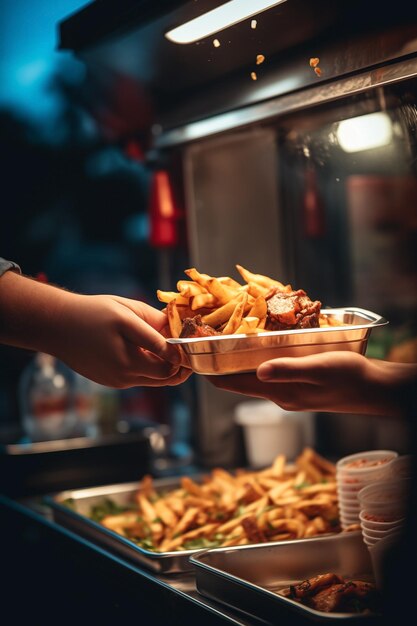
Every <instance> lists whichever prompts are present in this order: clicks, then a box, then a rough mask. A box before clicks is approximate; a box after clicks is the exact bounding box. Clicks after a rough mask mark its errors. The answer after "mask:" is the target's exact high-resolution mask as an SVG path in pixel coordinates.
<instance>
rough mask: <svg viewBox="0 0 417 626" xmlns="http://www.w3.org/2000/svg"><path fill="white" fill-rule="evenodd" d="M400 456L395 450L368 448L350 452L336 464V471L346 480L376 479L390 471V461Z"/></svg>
mask: <svg viewBox="0 0 417 626" xmlns="http://www.w3.org/2000/svg"><path fill="white" fill-rule="evenodd" d="M397 457H398V452H395V451H394V450H368V451H364V452H358V453H356V454H350V455H349V456H345V457H343V458H342V459H340V460H339V461H338V462H337V464H336V472H337V474H338V475H339V476H340V478H341V479H342V478H344V479H345V480H346V482H349V479H351V480H352V481H354V480H358V481H360V482H363V481H364V480H365V481H367V480H372V479H376V477H377V476H378V477H379V476H383V475H384V474H386V473H387V472H388V465H389V463H390V462H391V461H392V460H393V459H395V458H397Z"/></svg>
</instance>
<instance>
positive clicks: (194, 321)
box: [180, 315, 221, 339]
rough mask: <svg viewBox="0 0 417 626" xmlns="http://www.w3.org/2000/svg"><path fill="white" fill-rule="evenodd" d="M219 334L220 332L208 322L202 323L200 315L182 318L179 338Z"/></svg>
mask: <svg viewBox="0 0 417 626" xmlns="http://www.w3.org/2000/svg"><path fill="white" fill-rule="evenodd" d="M220 334H221V333H218V332H217V331H216V330H214V328H212V327H211V326H209V325H208V324H204V323H203V321H202V319H201V315H195V316H194V317H186V318H184V319H183V322H182V330H181V334H180V338H181V339H185V338H187V339H188V338H190V337H211V336H213V335H220Z"/></svg>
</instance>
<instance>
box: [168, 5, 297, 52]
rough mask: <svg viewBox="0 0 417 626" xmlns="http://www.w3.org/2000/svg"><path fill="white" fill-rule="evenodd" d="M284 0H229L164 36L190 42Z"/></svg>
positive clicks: (178, 41)
mask: <svg viewBox="0 0 417 626" xmlns="http://www.w3.org/2000/svg"><path fill="white" fill-rule="evenodd" d="M285 1H286V0H230V1H229V2H225V3H224V4H222V5H221V6H219V7H217V8H216V9H212V10H211V11H208V12H207V13H203V15H200V16H199V17H196V18H194V19H193V20H190V21H189V22H186V23H185V24H182V25H181V26H178V27H177V28H174V29H172V30H170V31H168V32H167V33H165V37H166V38H167V39H169V40H170V41H173V42H174V43H192V42H194V41H198V40H199V39H204V37H208V36H209V35H212V34H213V33H217V32H218V31H219V30H223V29H224V28H227V27H228V26H232V25H233V24H237V23H238V22H242V21H243V20H246V19H247V18H248V17H252V15H256V14H257V13H261V11H265V10H266V9H270V8H271V7H273V6H276V5H277V4H281V3H282V2H285Z"/></svg>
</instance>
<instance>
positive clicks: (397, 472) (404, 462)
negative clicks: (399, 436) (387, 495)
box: [388, 454, 413, 478]
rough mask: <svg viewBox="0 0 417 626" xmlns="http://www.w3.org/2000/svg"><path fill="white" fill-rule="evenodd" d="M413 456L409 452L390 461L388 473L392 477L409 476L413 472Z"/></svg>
mask: <svg viewBox="0 0 417 626" xmlns="http://www.w3.org/2000/svg"><path fill="white" fill-rule="evenodd" d="M412 464H413V457H412V455H411V454H403V455H401V456H398V457H397V458H396V459H394V460H393V461H391V463H390V464H389V468H388V469H389V473H390V475H391V476H392V478H411V477H412V473H413V465H412Z"/></svg>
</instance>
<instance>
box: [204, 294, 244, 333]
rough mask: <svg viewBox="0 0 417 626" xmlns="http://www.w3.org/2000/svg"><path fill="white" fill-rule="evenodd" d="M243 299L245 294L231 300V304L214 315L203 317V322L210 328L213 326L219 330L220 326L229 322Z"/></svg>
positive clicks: (222, 307)
mask: <svg viewBox="0 0 417 626" xmlns="http://www.w3.org/2000/svg"><path fill="white" fill-rule="evenodd" d="M242 299H243V294H240V295H239V296H236V297H235V298H233V300H230V302H228V303H227V304H224V305H223V306H221V307H219V308H218V309H216V310H215V311H213V312H212V313H208V314H207V315H203V317H202V318H201V319H202V321H203V322H204V324H208V325H209V326H212V327H213V328H218V327H219V326H221V324H223V323H224V322H227V320H229V319H230V316H231V315H232V313H233V311H234V310H235V308H236V304H237V303H238V302H240V301H241V300H242Z"/></svg>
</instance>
